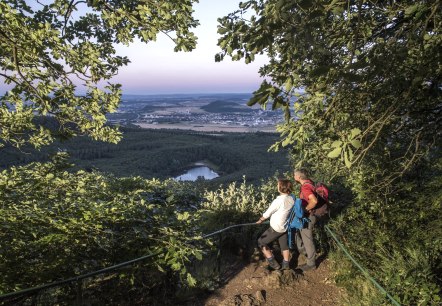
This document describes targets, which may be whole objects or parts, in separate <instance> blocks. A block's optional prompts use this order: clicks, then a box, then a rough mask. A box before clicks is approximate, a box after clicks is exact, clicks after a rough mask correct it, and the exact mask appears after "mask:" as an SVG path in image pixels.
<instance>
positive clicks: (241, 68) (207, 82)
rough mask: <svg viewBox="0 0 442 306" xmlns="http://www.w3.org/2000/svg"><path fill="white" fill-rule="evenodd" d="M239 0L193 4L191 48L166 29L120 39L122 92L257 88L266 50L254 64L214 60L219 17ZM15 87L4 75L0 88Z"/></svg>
mask: <svg viewBox="0 0 442 306" xmlns="http://www.w3.org/2000/svg"><path fill="white" fill-rule="evenodd" d="M240 2H241V0H200V2H199V3H197V4H195V5H194V10H195V13H194V16H195V18H196V19H198V20H199V22H200V25H199V26H198V27H196V28H195V29H193V32H194V33H195V35H196V36H197V37H198V42H197V46H196V49H194V50H193V51H192V52H174V51H173V48H174V44H173V41H172V40H171V39H170V38H168V37H167V36H166V35H164V34H159V35H158V39H157V41H154V42H149V43H148V44H145V43H141V42H140V41H136V42H134V43H132V44H131V45H129V46H124V45H117V46H116V50H117V54H118V55H121V56H127V57H128V58H129V60H130V61H131V62H130V63H129V64H128V65H127V66H123V67H121V68H120V70H119V73H118V75H117V76H115V77H114V78H113V79H112V80H111V82H112V83H119V84H122V85H123V87H122V90H123V94H179V93H252V92H253V91H255V90H257V89H258V88H259V85H260V84H261V82H262V80H263V79H262V78H261V77H260V76H259V73H258V70H259V67H261V66H262V65H264V64H265V63H266V61H267V59H266V57H265V56H256V57H255V61H254V62H252V63H250V64H245V63H244V61H237V62H233V61H232V60H231V59H230V57H226V58H225V59H224V60H223V61H222V62H218V63H216V62H215V54H216V53H218V52H220V51H221V50H220V48H219V47H218V46H217V45H216V44H217V41H218V38H219V35H218V34H217V24H218V23H217V18H219V17H223V16H225V15H227V14H228V13H231V12H233V11H235V10H237V9H238V5H239V3H240ZM75 83H77V82H75ZM78 85H80V82H78ZM100 87H101V86H100ZM11 88H12V87H11V86H7V85H6V84H4V83H3V79H0V94H4V93H5V92H6V91H7V90H9V89H11ZM79 91H81V90H79ZM80 93H81V92H80Z"/></svg>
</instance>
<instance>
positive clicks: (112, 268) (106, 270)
mask: <svg viewBox="0 0 442 306" xmlns="http://www.w3.org/2000/svg"><path fill="white" fill-rule="evenodd" d="M261 224H269V222H268V221H267V222H263V223H261ZM251 225H258V224H256V223H243V224H236V225H231V226H228V227H226V228H223V229H221V230H218V231H216V232H213V233H209V234H206V235H203V236H202V238H203V239H206V238H209V237H212V236H215V235H218V234H221V233H223V232H225V231H228V230H230V229H233V228H237V227H244V226H251ZM164 253H165V250H161V251H158V252H155V253H152V254H149V255H145V256H142V257H139V258H135V259H132V260H129V261H125V262H122V263H119V264H116V265H113V266H110V267H107V268H104V269H101V270H97V271H94V272H90V273H86V274H82V275H78V276H74V277H71V278H68V279H64V280H60V281H55V282H52V283H49V284H45V285H41V286H36V287H32V288H27V289H23V290H19V291H15V292H10V293H6V294H3V295H0V301H1V300H4V299H7V298H9V299H10V298H14V297H20V296H25V295H30V294H33V293H36V292H40V291H43V290H46V289H50V288H53V287H58V286H61V285H66V284H69V283H75V282H77V283H78V282H80V281H82V280H84V279H86V278H90V277H94V276H98V275H101V274H105V273H109V272H112V271H115V270H118V269H120V268H123V267H127V266H130V265H132V264H134V263H138V262H141V261H144V260H146V259H149V258H153V257H156V256H158V255H161V254H164ZM80 290H81V288H80ZM79 294H81V292H80V293H79Z"/></svg>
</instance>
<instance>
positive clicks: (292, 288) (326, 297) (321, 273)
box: [204, 258, 345, 306]
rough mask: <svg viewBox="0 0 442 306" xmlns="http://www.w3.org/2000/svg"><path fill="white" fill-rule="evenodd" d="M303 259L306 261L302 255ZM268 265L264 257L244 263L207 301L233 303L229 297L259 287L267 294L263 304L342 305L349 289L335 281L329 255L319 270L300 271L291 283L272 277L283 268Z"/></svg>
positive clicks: (207, 303) (252, 292) (216, 303)
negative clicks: (271, 267) (277, 268)
mask: <svg viewBox="0 0 442 306" xmlns="http://www.w3.org/2000/svg"><path fill="white" fill-rule="evenodd" d="M300 261H302V259H301V258H300ZM266 267H267V264H266V263H265V262H264V261H258V262H255V263H251V264H249V265H246V266H244V267H242V269H241V270H240V271H239V273H238V274H236V275H235V276H233V277H232V278H231V279H230V280H229V281H228V283H227V284H226V285H225V286H223V287H222V288H220V289H218V290H216V291H214V292H213V294H212V295H211V296H209V297H208V298H207V299H206V300H205V302H204V305H206V306H215V305H220V304H224V305H231V304H232V303H231V302H230V304H229V303H227V304H226V301H229V299H230V300H232V297H234V296H236V295H244V294H251V295H255V294H256V292H257V291H260V292H261V293H262V294H263V296H264V298H265V304H263V305H274V306H283V305H290V306H297V305H299V306H301V305H302V306H309V305H311V306H321V305H323V306H325V305H327V306H329V305H342V298H343V296H344V294H345V291H344V290H343V289H342V288H339V287H337V286H336V285H335V284H334V282H333V280H332V275H331V274H332V272H331V271H330V269H329V262H328V260H327V259H326V260H324V261H322V262H321V263H320V264H319V267H318V268H317V269H316V270H314V271H308V272H305V273H304V274H299V276H298V277H297V279H296V280H294V281H293V282H291V283H290V284H289V285H278V284H277V283H275V282H272V281H269V279H272V278H273V279H275V277H272V274H274V273H281V272H279V271H272V272H270V271H269V270H268V269H267V268H266ZM296 271H297V272H298V270H296ZM299 273H301V272H300V271H299ZM273 276H275V275H273Z"/></svg>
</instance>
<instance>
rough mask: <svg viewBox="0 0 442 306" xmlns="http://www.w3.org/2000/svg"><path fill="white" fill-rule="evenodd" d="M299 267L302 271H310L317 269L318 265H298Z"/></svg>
mask: <svg viewBox="0 0 442 306" xmlns="http://www.w3.org/2000/svg"><path fill="white" fill-rule="evenodd" d="M297 269H300V270H302V272H306V271H310V270H315V269H316V266H315V265H307V264H305V265H300V266H298V267H297Z"/></svg>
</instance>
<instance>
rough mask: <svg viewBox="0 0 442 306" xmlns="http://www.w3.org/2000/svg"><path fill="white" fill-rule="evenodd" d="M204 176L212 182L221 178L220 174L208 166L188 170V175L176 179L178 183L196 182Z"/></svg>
mask: <svg viewBox="0 0 442 306" xmlns="http://www.w3.org/2000/svg"><path fill="white" fill-rule="evenodd" d="M200 176H202V177H203V178H204V179H205V180H211V179H214V178H216V177H219V175H218V173H216V172H215V171H213V170H212V169H210V168H209V167H206V166H198V167H195V168H192V169H189V170H187V172H186V173H184V174H181V175H180V176H177V177H174V180H176V181H196V180H197V179H198V177H200Z"/></svg>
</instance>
